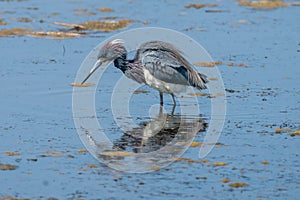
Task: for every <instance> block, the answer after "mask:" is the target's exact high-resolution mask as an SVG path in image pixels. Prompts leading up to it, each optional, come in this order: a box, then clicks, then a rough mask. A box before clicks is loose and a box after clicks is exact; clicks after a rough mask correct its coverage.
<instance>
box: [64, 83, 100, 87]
mask: <svg viewBox="0 0 300 200" xmlns="http://www.w3.org/2000/svg"><path fill="white" fill-rule="evenodd" d="M70 85H71V86H73V87H90V86H93V85H95V84H94V83H83V84H82V83H71V84H70Z"/></svg>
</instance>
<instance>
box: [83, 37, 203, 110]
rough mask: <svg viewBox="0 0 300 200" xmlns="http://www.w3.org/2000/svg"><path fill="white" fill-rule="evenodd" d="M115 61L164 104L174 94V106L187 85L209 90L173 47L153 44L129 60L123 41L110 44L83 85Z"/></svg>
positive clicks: (101, 51)
mask: <svg viewBox="0 0 300 200" xmlns="http://www.w3.org/2000/svg"><path fill="white" fill-rule="evenodd" d="M111 61H114V65H115V67H117V68H119V69H120V70H121V71H122V72H123V73H124V74H125V75H126V76H127V77H129V78H131V79H133V80H135V81H136V82H138V83H145V84H147V85H149V86H151V87H152V88H154V89H156V90H158V91H159V96H160V105H163V93H168V94H171V96H172V99H173V103H174V106H175V105H176V101H175V99H174V94H176V93H179V92H182V91H183V89H184V88H185V87H186V86H193V87H195V88H197V89H206V85H205V84H206V83H207V82H208V79H207V77H206V76H205V75H203V74H201V73H198V72H197V71H196V70H194V69H193V67H192V65H191V64H190V63H189V62H188V61H187V60H186V59H185V58H184V57H183V56H182V54H181V52H180V51H179V50H178V49H177V48H175V47H174V46H173V45H171V44H169V43H166V42H162V41H150V42H146V43H144V44H142V45H141V46H140V47H139V49H138V50H137V52H136V54H135V57H134V59H133V60H128V59H127V51H126V48H125V47H124V45H123V41H122V40H120V39H115V40H112V41H110V42H108V43H106V44H105V45H104V46H103V47H102V48H101V49H100V52H99V55H98V58H97V62H96V63H95V65H94V67H93V68H92V69H91V71H90V73H89V74H88V76H87V77H86V78H85V79H84V80H83V81H82V84H83V83H85V81H86V80H87V79H88V78H89V77H90V76H91V75H92V74H93V73H94V72H95V71H96V70H97V69H98V68H99V67H100V66H101V65H106V64H108V63H109V62H111Z"/></svg>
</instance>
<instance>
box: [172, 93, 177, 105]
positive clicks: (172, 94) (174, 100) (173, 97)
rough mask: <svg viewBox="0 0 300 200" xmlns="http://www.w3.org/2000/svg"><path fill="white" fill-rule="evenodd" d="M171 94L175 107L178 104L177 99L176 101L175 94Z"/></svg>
mask: <svg viewBox="0 0 300 200" xmlns="http://www.w3.org/2000/svg"><path fill="white" fill-rule="evenodd" d="M171 96H172V100H173V105H174V107H175V106H176V101H175V97H174V94H171Z"/></svg>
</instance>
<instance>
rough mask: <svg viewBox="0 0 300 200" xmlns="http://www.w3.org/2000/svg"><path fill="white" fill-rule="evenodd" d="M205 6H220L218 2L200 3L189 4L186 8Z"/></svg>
mask: <svg viewBox="0 0 300 200" xmlns="http://www.w3.org/2000/svg"><path fill="white" fill-rule="evenodd" d="M204 7H218V4H209V3H199V4H189V5H186V6H185V8H186V9H190V8H195V9H200V8H204Z"/></svg>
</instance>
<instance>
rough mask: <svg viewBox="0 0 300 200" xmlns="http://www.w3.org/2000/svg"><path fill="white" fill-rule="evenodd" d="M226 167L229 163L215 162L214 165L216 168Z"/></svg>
mask: <svg viewBox="0 0 300 200" xmlns="http://www.w3.org/2000/svg"><path fill="white" fill-rule="evenodd" d="M226 165H227V162H214V163H213V166H214V167H223V166H226Z"/></svg>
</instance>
